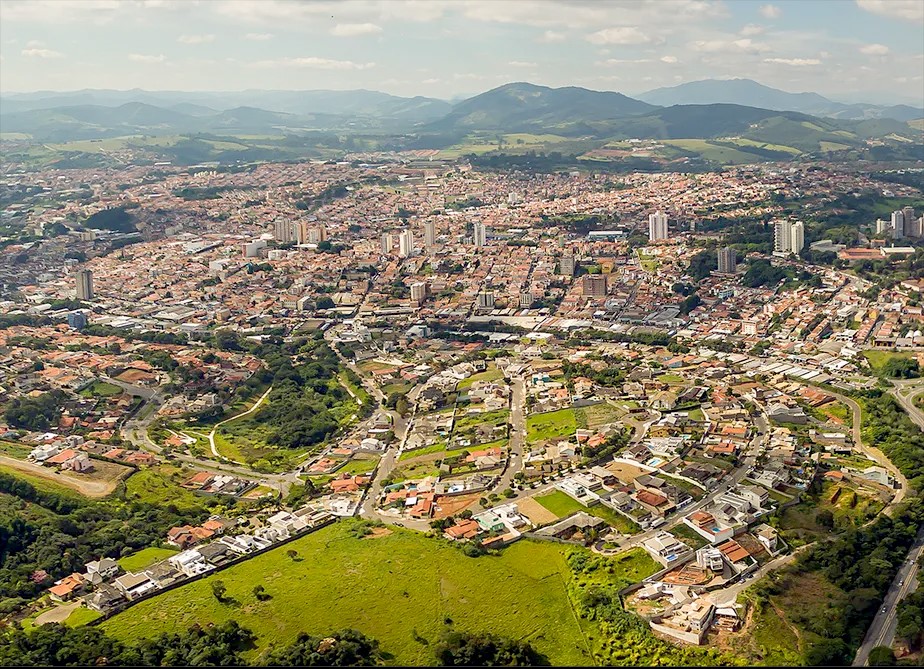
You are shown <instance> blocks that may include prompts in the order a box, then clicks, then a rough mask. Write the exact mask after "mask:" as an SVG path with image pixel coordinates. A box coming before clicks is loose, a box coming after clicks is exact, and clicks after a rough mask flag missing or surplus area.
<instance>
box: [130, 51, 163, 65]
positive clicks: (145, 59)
mask: <svg viewBox="0 0 924 669" xmlns="http://www.w3.org/2000/svg"><path fill="white" fill-rule="evenodd" d="M128 59H129V60H131V61H134V62H136V63H163V62H164V61H165V60H167V57H166V56H165V55H164V54H162V53H161V54H158V55H156V56H150V55H145V54H141V53H130V54H128Z"/></svg>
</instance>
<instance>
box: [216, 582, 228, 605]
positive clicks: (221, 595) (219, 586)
mask: <svg viewBox="0 0 924 669" xmlns="http://www.w3.org/2000/svg"><path fill="white" fill-rule="evenodd" d="M227 590H228V589H227V588H226V587H225V583H224V581H212V594H213V595H215V599H217V600H218V601H219V602H224V601H225V593H226V592H227Z"/></svg>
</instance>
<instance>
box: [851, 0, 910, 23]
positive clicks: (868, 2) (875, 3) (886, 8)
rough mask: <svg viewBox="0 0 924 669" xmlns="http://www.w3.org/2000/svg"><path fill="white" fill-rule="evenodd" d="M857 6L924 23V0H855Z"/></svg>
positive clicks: (881, 13) (891, 16) (884, 14)
mask: <svg viewBox="0 0 924 669" xmlns="http://www.w3.org/2000/svg"><path fill="white" fill-rule="evenodd" d="M857 6H858V7H859V8H860V9H863V10H865V11H867V12H870V13H872V14H879V15H880V16H887V17H889V18H892V19H902V20H908V21H916V22H917V23H924V2H921V0H857Z"/></svg>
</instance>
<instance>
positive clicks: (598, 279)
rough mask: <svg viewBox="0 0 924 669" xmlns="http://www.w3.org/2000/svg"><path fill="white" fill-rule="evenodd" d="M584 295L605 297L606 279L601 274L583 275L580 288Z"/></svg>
mask: <svg viewBox="0 0 924 669" xmlns="http://www.w3.org/2000/svg"><path fill="white" fill-rule="evenodd" d="M581 288H582V290H583V293H584V295H591V296H593V297H605V296H606V277H605V276H604V275H603V274H585V275H584V280H583V284H582V286H581Z"/></svg>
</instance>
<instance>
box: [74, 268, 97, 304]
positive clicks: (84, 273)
mask: <svg viewBox="0 0 924 669" xmlns="http://www.w3.org/2000/svg"><path fill="white" fill-rule="evenodd" d="M76 278H77V299H78V300H92V299H93V272H92V271H91V270H88V269H79V270H77V274H76Z"/></svg>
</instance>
